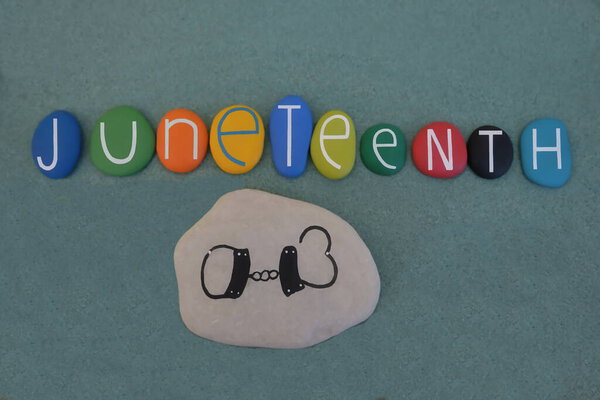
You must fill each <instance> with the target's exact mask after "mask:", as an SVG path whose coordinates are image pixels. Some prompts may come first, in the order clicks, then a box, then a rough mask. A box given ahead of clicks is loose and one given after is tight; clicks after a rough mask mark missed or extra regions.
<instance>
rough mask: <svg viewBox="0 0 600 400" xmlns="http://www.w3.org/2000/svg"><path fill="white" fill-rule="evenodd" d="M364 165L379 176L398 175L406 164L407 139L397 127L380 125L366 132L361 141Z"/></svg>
mask: <svg viewBox="0 0 600 400" xmlns="http://www.w3.org/2000/svg"><path fill="white" fill-rule="evenodd" d="M360 158H361V159H362V161H363V164H365V166H366V167H367V168H368V169H369V170H371V171H372V172H374V173H376V174H378V175H393V174H395V173H398V172H399V171H400V170H401V169H402V167H404V163H405V162H406V139H405V138H404V133H402V131H401V130H400V128H398V127H397V126H395V125H391V124H378V125H374V126H372V127H370V128H369V129H367V130H366V131H365V133H364V134H363V135H362V137H361V139H360Z"/></svg>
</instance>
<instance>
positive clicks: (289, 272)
mask: <svg viewBox="0 0 600 400" xmlns="http://www.w3.org/2000/svg"><path fill="white" fill-rule="evenodd" d="M313 230H318V231H321V232H322V233H323V234H324V235H325V237H326V239H327V248H326V249H325V257H327V258H328V259H329V261H330V262H331V266H332V267H333V277H332V278H331V280H330V281H329V282H327V283H323V284H317V283H312V282H308V281H305V280H304V279H302V278H301V277H300V273H299V272H298V250H297V249H296V247H295V246H285V247H284V248H283V250H281V256H280V257H279V269H265V270H263V271H254V272H252V273H250V252H249V251H248V249H238V248H235V247H232V246H229V245H226V244H219V245H217V246H213V247H212V248H211V249H210V250H209V251H208V253H206V255H205V256H204V259H203V260H202V269H201V271H200V278H201V282H202V290H203V291H204V293H205V294H206V295H207V296H208V297H210V298H211V299H237V298H238V297H240V296H241V295H242V293H243V292H244V289H245V288H246V284H247V283H248V279H252V280H253V281H255V282H267V281H269V280H275V279H278V278H279V282H280V283H281V290H282V291H283V294H285V295H286V296H287V297H289V296H291V295H293V294H294V293H296V292H299V291H300V290H302V289H304V288H305V287H307V286H308V287H311V288H315V289H324V288H328V287H330V286H331V285H333V284H334V283H335V281H336V279H337V274H338V266H337V264H336V262H335V259H334V258H333V256H332V255H331V252H330V251H331V236H330V235H329V232H327V230H326V229H325V228H323V227H321V226H317V225H312V226H309V227H308V228H306V229H305V230H304V231H303V232H302V234H301V235H300V239H299V241H298V242H299V243H302V240H304V237H305V236H306V234H307V233H308V232H310V231H313ZM218 249H228V250H230V251H231V252H232V253H233V269H232V271H231V278H230V279H229V285H228V286H227V289H226V290H225V293H223V294H212V293H211V292H209V290H208V288H207V287H206V284H205V283H204V269H205V267H206V262H207V261H208V258H209V257H210V255H211V253H212V252H213V251H215V250H218Z"/></svg>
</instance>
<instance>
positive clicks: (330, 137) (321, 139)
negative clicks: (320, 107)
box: [319, 114, 350, 169]
mask: <svg viewBox="0 0 600 400" xmlns="http://www.w3.org/2000/svg"><path fill="white" fill-rule="evenodd" d="M334 119H341V120H342V121H344V125H345V126H346V131H345V132H344V134H343V135H324V134H323V132H324V131H325V127H326V126H327V124H328V123H330V122H331V121H333V120H334ZM349 137H350V121H348V118H346V117H345V116H343V115H340V114H336V115H332V116H330V117H329V118H327V119H326V120H325V122H323V125H321V131H320V132H319V144H320V145H321V152H322V153H323V157H325V159H326V160H327V162H328V163H329V164H331V165H332V166H333V167H334V168H335V169H342V166H341V165H340V164H338V163H336V162H335V161H333V160H332V159H331V157H329V154H327V151H326V150H325V142H324V140H327V139H328V140H343V139H348V138H349Z"/></svg>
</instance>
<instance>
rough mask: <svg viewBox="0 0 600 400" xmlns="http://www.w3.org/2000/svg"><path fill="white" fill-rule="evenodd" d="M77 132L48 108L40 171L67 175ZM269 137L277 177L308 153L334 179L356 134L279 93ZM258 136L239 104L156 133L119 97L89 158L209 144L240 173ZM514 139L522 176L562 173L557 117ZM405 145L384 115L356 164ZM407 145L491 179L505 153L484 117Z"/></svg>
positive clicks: (565, 171)
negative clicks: (466, 131) (465, 128)
mask: <svg viewBox="0 0 600 400" xmlns="http://www.w3.org/2000/svg"><path fill="white" fill-rule="evenodd" d="M81 135H82V134H81V128H80V125H79V123H78V121H77V119H76V118H75V116H73V115H72V114H71V113H69V112H67V111H55V112H52V113H51V114H49V115H48V116H46V117H45V118H44V119H43V120H42V121H41V122H40V123H39V125H38V127H37V129H36V130H35V133H34V135H33V141H32V156H33V159H34V162H35V163H36V165H37V167H38V168H39V169H40V171H41V172H42V173H43V174H45V175H46V176H48V177H50V178H63V177H66V176H68V175H69V174H70V173H71V172H72V171H73V169H74V168H75V166H76V164H77V162H78V160H79V155H80V150H81V140H82V139H81ZM269 136H270V142H271V148H272V157H273V163H274V165H275V169H276V170H277V171H278V172H279V173H280V174H281V175H283V176H286V177H290V178H293V177H298V176H300V175H301V174H302V173H303V172H304V171H305V169H306V165H307V161H308V153H309V152H310V156H311V159H312V161H313V163H314V165H315V167H316V168H317V170H318V171H319V172H320V173H321V174H322V175H323V176H325V177H327V178H330V179H341V178H343V177H345V176H347V175H348V174H349V173H350V171H351V170H352V169H353V167H354V163H355V154H356V150H355V149H356V133H355V128H354V123H353V121H352V119H351V118H350V116H348V115H347V114H346V113H344V112H343V111H339V110H334V111H329V112H327V113H325V114H324V115H323V116H322V117H321V118H320V119H319V120H318V121H317V123H316V125H313V119H312V113H311V111H310V108H309V107H308V105H307V104H306V102H305V101H304V100H303V99H302V98H300V97H298V96H287V97H285V98H283V99H281V100H280V101H279V102H278V103H277V104H276V105H275V107H274V108H273V110H272V112H271V115H270V119H269ZM264 137H265V128H264V125H263V122H262V119H261V117H260V115H259V114H258V112H256V111H255V110H254V109H252V108H250V107H248V106H244V105H235V106H231V107H227V108H225V109H223V110H221V111H220V112H219V113H218V114H217V115H216V116H215V118H214V119H213V122H212V125H211V127H210V134H209V132H208V131H207V128H206V125H205V124H204V121H203V120H202V119H201V118H200V117H199V116H198V115H197V114H195V113H194V112H192V111H190V110H186V109H176V110H172V111H169V112H168V113H167V114H166V115H165V116H164V117H163V118H162V119H161V121H160V123H159V125H158V128H157V130H156V135H155V133H154V130H153V128H152V126H151V125H150V123H149V122H148V121H147V119H146V118H145V117H144V116H143V115H142V114H141V113H140V112H139V111H137V110H136V109H134V108H132V107H128V106H120V107H115V108H112V109H110V110H108V111H106V112H105V113H104V114H103V115H102V116H101V117H100V119H99V120H98V121H97V123H96V124H95V126H94V130H93V132H92V137H91V140H90V156H91V159H92V163H93V164H94V165H95V166H96V167H97V168H98V169H99V170H101V171H102V172H104V173H107V174H109V175H115V176H125V175H131V174H134V173H136V172H138V171H140V170H141V169H143V168H144V167H145V166H146V165H147V164H148V163H149V162H150V160H151V159H152V157H153V155H154V153H155V152H156V153H157V155H158V158H159V160H160V162H161V163H162V164H163V165H164V166H165V167H166V168H167V169H168V170H170V171H173V172H178V173H187V172H190V171H193V170H194V169H196V168H198V166H200V164H201V163H202V161H203V160H204V158H205V156H206V153H207V150H208V148H209V147H210V151H211V154H212V156H213V159H214V160H215V163H216V164H217V165H218V166H219V167H220V168H221V169H222V170H223V171H225V172H227V173H230V174H243V173H246V172H248V171H250V170H251V169H253V168H254V167H255V166H256V164H258V162H259V161H260V159H261V156H262V153H263V147H264V141H265V138H264ZM520 145H521V163H522V167H523V171H524V173H525V175H526V176H527V177H528V178H529V179H530V180H532V181H533V182H535V183H538V184H540V185H542V186H548V187H560V186H562V185H564V184H565V183H566V182H567V181H568V179H569V177H570V175H571V152H570V148H569V140H568V136H567V131H566V128H565V126H564V125H563V123H562V122H560V121H559V120H557V119H540V120H536V121H533V122H532V123H530V124H529V125H528V126H527V127H526V128H525V129H524V130H523V133H522V134H521V141H520ZM406 149H407V145H406V139H405V135H404V133H403V132H402V131H401V130H400V128H398V127H397V126H395V125H391V124H378V125H375V126H372V127H370V128H368V129H367V130H366V131H365V133H364V134H363V135H362V137H361V140H360V156H361V159H362V161H363V163H364V165H365V166H366V167H367V168H368V169H369V170H371V171H372V172H374V173H376V174H380V175H393V174H395V173H397V172H399V171H400V170H401V169H402V167H403V166H404V164H405V161H406ZM411 150H412V159H413V162H414V164H415V166H416V167H417V169H418V170H419V171H421V172H422V173H424V174H426V175H428V176H432V177H436V178H451V177H454V176H457V175H459V174H461V173H462V172H463V171H464V169H465V168H466V165H467V164H468V165H469V166H470V168H471V169H472V170H473V171H474V172H475V173H476V174H477V175H479V176H481V177H482V178H486V179H495V178H498V177H500V176H502V175H504V174H505V173H506V172H507V171H508V170H509V168H510V166H511V164H512V161H513V145H512V141H511V139H510V137H509V136H508V134H507V133H506V132H505V131H504V130H502V129H500V128H498V127H495V126H490V125H486V126H482V127H479V128H477V129H475V130H474V131H473V133H472V134H471V135H470V137H469V140H468V142H465V140H464V138H463V136H462V134H461V132H460V131H459V130H458V128H457V127H456V126H454V125H452V124H450V123H447V122H434V123H431V124H428V125H426V126H425V127H423V128H422V129H421V130H420V131H419V132H418V133H417V135H416V136H415V138H414V140H413V143H412V148H411Z"/></svg>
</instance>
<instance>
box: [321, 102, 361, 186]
mask: <svg viewBox="0 0 600 400" xmlns="http://www.w3.org/2000/svg"><path fill="white" fill-rule="evenodd" d="M310 156H311V158H312V161H313V163H314V164H315V167H316V168H317V170H318V171H319V172H320V173H321V174H322V175H323V176H325V177H327V178H329V179H342V178H343V177H345V176H347V175H348V174H349V173H350V171H352V168H353V167H354V161H355V158H356V132H355V130H354V122H352V119H351V118H350V117H349V116H348V114H346V113H345V112H343V111H339V110H334V111H329V112H327V113H325V114H324V115H323V116H322V117H321V119H319V121H318V122H317V125H316V126H315V130H314V132H313V136H312V139H311V143H310Z"/></svg>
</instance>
